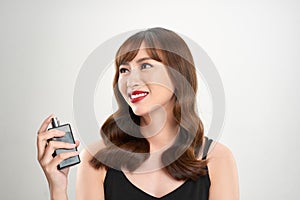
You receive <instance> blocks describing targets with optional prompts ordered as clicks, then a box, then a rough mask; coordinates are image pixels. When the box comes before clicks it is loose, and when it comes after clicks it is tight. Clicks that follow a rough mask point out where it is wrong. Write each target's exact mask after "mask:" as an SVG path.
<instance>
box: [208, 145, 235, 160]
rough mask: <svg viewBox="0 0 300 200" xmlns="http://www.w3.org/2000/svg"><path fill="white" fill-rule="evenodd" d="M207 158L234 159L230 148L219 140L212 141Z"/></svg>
mask: <svg viewBox="0 0 300 200" xmlns="http://www.w3.org/2000/svg"><path fill="white" fill-rule="evenodd" d="M207 158H208V159H218V158H219V159H229V160H234V156H233V154H232V152H231V150H230V149H229V148H228V147H227V146H225V145H224V144H222V143H220V142H213V143H212V144H211V146H210V148H209V153H208V155H207Z"/></svg>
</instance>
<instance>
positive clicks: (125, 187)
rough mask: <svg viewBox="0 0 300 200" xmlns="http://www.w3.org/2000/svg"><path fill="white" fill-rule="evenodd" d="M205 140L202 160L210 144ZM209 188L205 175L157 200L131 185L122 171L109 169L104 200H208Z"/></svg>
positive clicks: (188, 181)
mask: <svg viewBox="0 0 300 200" xmlns="http://www.w3.org/2000/svg"><path fill="white" fill-rule="evenodd" d="M205 140H206V141H205V147H204V151H203V158H202V159H206V155H207V152H208V149H209V146H210V144H211V142H212V140H211V139H207V137H205ZM206 168H207V167H206ZM209 187H210V180H209V175H208V173H207V175H205V176H200V177H199V178H198V179H197V180H196V181H193V180H192V179H188V180H186V181H185V182H184V183H183V184H182V185H180V186H179V187H178V188H176V189H175V190H173V191H172V192H170V193H168V194H166V195H164V196H163V197H160V198H157V197H154V196H152V195H150V194H148V193H146V192H144V191H143V190H141V189H139V188H138V187H136V186H135V185H134V184H132V183H131V182H130V181H129V180H128V179H127V177H126V176H125V174H124V173H123V172H122V171H118V170H115V169H112V168H109V169H108V170H107V173H106V177H105V180H104V194H105V200H157V199H161V200H183V199H188V200H208V195H209Z"/></svg>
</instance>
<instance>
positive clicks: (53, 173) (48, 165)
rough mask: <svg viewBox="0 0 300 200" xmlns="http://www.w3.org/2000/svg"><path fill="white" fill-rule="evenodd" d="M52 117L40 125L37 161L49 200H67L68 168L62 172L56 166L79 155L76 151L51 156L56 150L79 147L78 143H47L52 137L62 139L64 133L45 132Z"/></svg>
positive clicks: (56, 131) (55, 131) (54, 130)
mask: <svg viewBox="0 0 300 200" xmlns="http://www.w3.org/2000/svg"><path fill="white" fill-rule="evenodd" d="M53 117H54V116H53V115H50V116H49V117H47V118H46V119H45V121H44V122H43V123H42V125H41V127H40V129H39V131H38V136H37V150H38V155H37V157H38V161H39V163H40V165H41V167H42V169H43V171H44V173H45V175H46V178H47V181H48V184H49V189H50V194H51V199H67V184H68V173H69V168H64V169H62V170H58V169H57V165H58V164H59V163H61V162H62V161H63V160H65V159H67V158H70V157H73V156H76V155H78V154H79V152H78V151H75V152H65V153H61V154H58V155H57V156H55V157H54V158H53V157H52V154H53V153H54V151H55V150H56V149H60V148H64V149H72V148H74V147H77V146H78V145H79V141H76V143H75V144H70V143H65V142H60V141H49V142H48V140H49V139H51V138H53V137H62V136H63V135H64V134H65V132H62V131H59V130H56V129H52V130H49V131H47V128H48V126H49V124H50V122H51V118H53Z"/></svg>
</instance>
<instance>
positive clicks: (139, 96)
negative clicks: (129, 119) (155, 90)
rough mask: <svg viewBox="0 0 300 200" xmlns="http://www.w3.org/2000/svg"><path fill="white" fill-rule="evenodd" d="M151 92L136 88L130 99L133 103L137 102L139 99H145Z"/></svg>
mask: <svg viewBox="0 0 300 200" xmlns="http://www.w3.org/2000/svg"><path fill="white" fill-rule="evenodd" d="M148 93H149V92H146V91H141V90H135V91H133V92H132V93H131V95H130V101H131V103H136V102H138V101H141V100H142V99H144V98H145V97H146V96H147V95H148Z"/></svg>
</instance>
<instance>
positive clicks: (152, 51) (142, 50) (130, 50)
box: [116, 42, 164, 67]
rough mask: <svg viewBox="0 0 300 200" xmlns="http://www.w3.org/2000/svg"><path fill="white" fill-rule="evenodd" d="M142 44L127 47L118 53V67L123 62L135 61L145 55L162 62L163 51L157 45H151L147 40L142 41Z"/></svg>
mask: <svg viewBox="0 0 300 200" xmlns="http://www.w3.org/2000/svg"><path fill="white" fill-rule="evenodd" d="M140 44H141V45H139V46H135V47H134V45H133V47H126V48H124V49H122V51H121V52H119V53H118V56H117V57H116V67H118V66H120V65H121V64H123V63H129V62H134V61H136V60H138V59H141V58H143V57H147V58H151V59H153V60H156V61H159V62H162V60H163V59H162V58H163V57H164V56H163V53H162V52H161V50H160V49H157V48H155V47H149V45H147V44H146V43H145V42H141V43H140Z"/></svg>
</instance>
